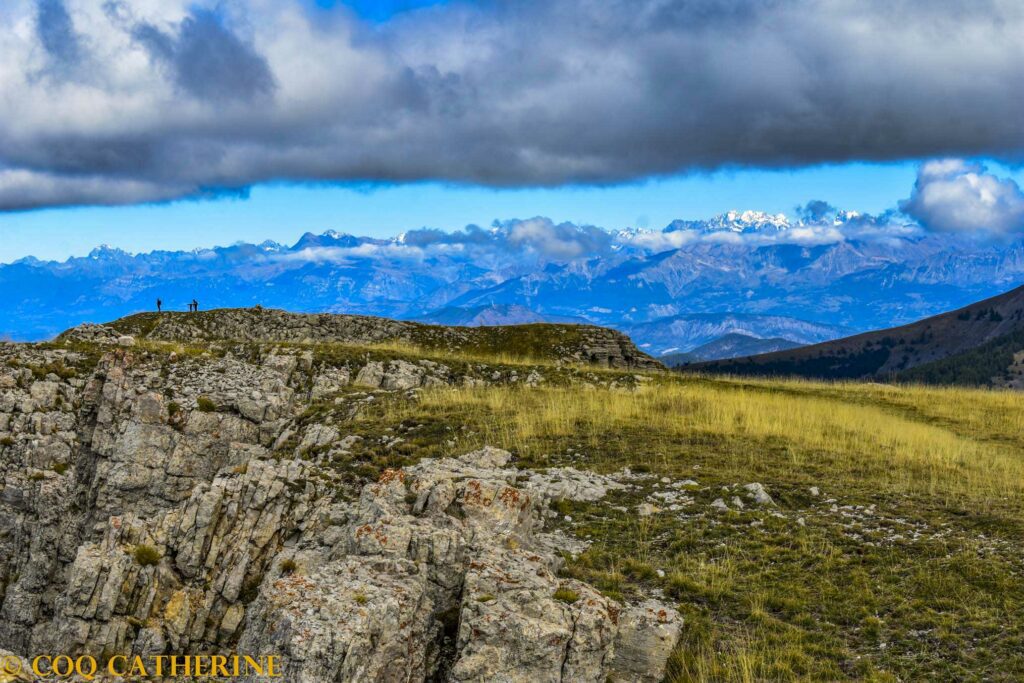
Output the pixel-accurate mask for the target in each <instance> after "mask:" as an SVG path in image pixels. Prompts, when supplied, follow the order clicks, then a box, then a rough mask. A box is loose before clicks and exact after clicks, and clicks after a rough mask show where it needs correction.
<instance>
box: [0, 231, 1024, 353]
mask: <svg viewBox="0 0 1024 683" xmlns="http://www.w3.org/2000/svg"><path fill="white" fill-rule="evenodd" d="M840 213H841V212H837V213H835V214H834V215H829V216H826V217H823V218H821V219H820V220H817V221H816V222H808V221H805V220H803V219H801V220H797V221H788V219H787V220H786V221H785V222H783V221H782V220H781V219H779V220H776V219H777V218H778V217H777V216H776V217H773V216H770V215H768V214H763V215H762V214H758V213H756V212H746V213H738V214H736V215H733V217H732V218H730V217H729V214H726V215H724V216H723V217H718V218H715V219H711V220H709V221H691V222H688V223H687V222H676V223H674V224H672V225H670V226H667V227H666V228H665V229H663V230H638V229H630V230H625V231H619V232H617V233H611V232H608V231H604V230H601V229H599V228H593V227H588V226H576V225H573V224H566V223H563V224H555V223H553V222H551V221H548V220H547V219H543V218H535V219H529V220H525V221H507V222H504V223H500V224H495V225H494V226H492V227H491V228H489V229H486V230H485V229H481V228H476V227H472V226H471V227H470V228H467V229H465V230H463V231H457V232H453V233H443V232H440V231H433V230H413V231H408V232H406V233H403V234H402V235H400V236H398V237H395V238H390V239H378V238H369V237H356V236H353V235H347V234H343V233H340V232H334V231H327V232H325V233H322V234H321V235H315V234H313V233H305V234H303V235H302V236H300V238H299V239H298V240H296V241H295V242H294V243H292V244H291V246H287V245H283V244H280V243H278V242H271V241H266V242H263V243H261V244H248V243H238V244H234V245H229V246H226V247H215V248H210V249H195V250H191V251H166V250H157V251H153V252H149V253H145V254H135V255H132V254H128V253H127V252H124V251H121V250H117V249H114V248H109V249H99V250H95V251H94V252H93V253H92V254H91V255H89V256H87V257H74V258H70V259H68V260H66V261H64V262H54V261H39V260H38V259H27V258H26V259H21V260H19V261H18V262H16V263H13V264H7V265H2V266H0V287H3V288H4V291H5V292H8V293H10V295H9V296H8V297H5V298H4V299H3V300H0V334H4V335H6V336H8V337H10V338H13V339H19V340H39V339H46V338H50V337H53V336H55V335H57V334H59V333H60V332H61V331H62V330H64V329H67V328H68V327H73V326H74V325H77V324H79V323H81V322H98V321H101V320H109V319H113V318H117V317H121V316H124V315H128V314H131V313H136V312H141V311H146V310H152V308H153V307H154V303H155V301H156V299H157V298H161V299H162V300H163V301H164V304H165V308H168V309H182V310H183V309H184V308H185V307H186V306H185V304H186V302H188V301H191V300H192V299H198V300H199V301H200V303H201V305H202V307H203V308H207V307H211V306H216V307H232V306H242V307H245V306H253V305H257V304H259V305H263V306H266V307H275V308H285V309H288V310H296V311H306V312H313V311H328V312H337V313H356V314H366V315H378V316H384V317H390V318H400V319H414V320H415V319H421V318H424V317H425V316H430V315H433V314H435V313H436V312H439V311H442V310H444V309H446V308H459V309H479V310H481V311H482V315H483V316H484V318H487V317H493V318H494V320H495V321H496V322H515V320H514V319H511V318H508V319H503V318H502V314H501V310H502V307H504V309H505V310H506V311H507V310H516V311H519V314H521V316H527V315H529V316H531V317H533V316H535V317H536V318H537V319H546V320H570V319H571V320H575V319H580V320H581V321H585V322H587V323H591V324H597V325H602V326H607V327H612V328H615V329H618V330H620V331H624V332H627V333H628V334H630V335H631V336H633V337H634V339H635V340H636V341H637V343H638V344H640V345H641V346H643V347H644V348H646V349H648V350H649V351H651V352H652V353H655V354H657V353H663V352H667V351H669V350H670V349H674V350H676V351H686V350H690V349H692V348H695V347H697V346H699V345H701V344H703V343H707V342H708V341H710V339H711V338H713V337H707V336H701V335H693V336H688V333H687V332H685V330H683V331H682V332H681V331H680V329H681V328H680V327H679V326H678V325H677V326H676V328H675V331H674V332H673V331H672V330H671V326H672V325H673V323H674V322H675V321H674V320H673V318H675V317H676V316H686V315H711V316H718V317H719V318H720V319H721V320H722V321H724V320H725V319H726V316H730V315H745V316H755V315H760V316H774V317H778V318H787V319H790V320H791V321H801V320H802V321H807V322H811V323H814V324H817V325H824V326H828V327H831V328H834V329H832V330H831V331H830V332H829V333H828V335H829V336H831V337H838V336H843V335H845V334H847V333H849V332H851V331H852V332H856V331H864V330H869V329H877V328H881V327H887V326H891V325H893V324H901V323H907V322H911V321H913V320H916V319H919V318H922V317H926V316H928V315H932V314H935V313H939V312H941V311H942V310H948V309H951V308H956V307H959V306H962V305H966V304H969V303H970V302H972V301H975V300H978V299H980V298H984V297H986V296H990V295H993V294H996V293H998V292H999V291H1003V290H1005V289H1007V288H1009V287H1012V286H1015V285H1018V284H1020V283H1022V282H1024V240H1013V241H1010V242H1006V243H982V242H979V241H971V240H967V239H963V238H959V237H956V236H949V235H938V234H930V233H924V232H922V231H921V230H920V229H911V228H909V227H907V226H899V225H893V224H890V223H883V222H882V219H880V218H877V217H869V216H861V215H855V214H842V215H840ZM744 216H746V218H747V219H749V220H747V221H744ZM682 223H687V225H682ZM487 307H491V308H492V309H493V310H492V311H491V312H486V311H485V309H486V308H487ZM513 307H516V308H513ZM526 311H529V314H527V313H526ZM659 321H660V322H659ZM789 324H790V326H795V325H798V324H799V323H796V322H791V323H789ZM645 326H649V327H645ZM729 331H736V332H740V333H745V334H750V335H752V336H758V337H768V338H771V337H774V336H780V337H784V338H790V339H794V340H795V341H801V342H808V343H810V342H816V341H820V340H821V339H820V338H804V337H799V338H798V337H796V336H794V335H793V334H792V333H791V332H787V331H786V330H782V331H773V330H772V329H771V327H770V326H767V327H763V326H762V327H754V328H749V329H735V330H724V331H721V332H719V333H718V334H717V335H715V336H721V335H722V334H725V333H728V332H729Z"/></svg>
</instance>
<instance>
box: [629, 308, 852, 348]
mask: <svg viewBox="0 0 1024 683" xmlns="http://www.w3.org/2000/svg"><path fill="white" fill-rule="evenodd" d="M625 331H626V334H628V335H629V336H630V338H631V339H633V340H634V341H635V342H636V343H637V344H638V345H639V346H640V347H641V348H642V349H644V350H645V351H648V352H649V353H652V354H654V355H658V356H661V355H666V354H669V353H675V352H676V351H688V350H693V349H696V348H698V347H700V346H703V345H705V344H710V343H712V342H714V341H716V340H718V339H721V338H722V337H725V336H728V335H732V334H738V335H742V336H745V337H748V338H755V339H768V338H776V337H781V338H783V339H788V340H791V341H792V342H794V343H796V344H814V343H817V342H822V341H826V340H829V339H836V338H837V337H842V336H844V335H847V334H849V333H850V332H851V330H850V329H849V328H846V327H843V326H841V325H828V324H823V323H815V322H809V321H806V320H798V319H796V318H789V317H786V316H778V315H754V314H749V313H691V314H686V315H676V316H669V317H666V318H660V319H658V320H654V321H651V322H648V323H641V324H638V325H629V326H627V327H625ZM741 355H745V354H741ZM718 357H719V358H722V357H723V356H718Z"/></svg>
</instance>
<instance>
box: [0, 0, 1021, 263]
mask: <svg viewBox="0 0 1024 683" xmlns="http://www.w3.org/2000/svg"><path fill="white" fill-rule="evenodd" d="M1022 32H1024V6H1022V5H1021V3H1019V2H1016V1H1015V0H980V1H979V0H938V1H936V0H927V1H926V0H864V1H863V2H858V3H847V2H840V1H838V0H793V1H792V2H787V3H775V2H764V1H763V0H687V1H685V2H684V1H683V0H601V1H598V0H515V1H512V0H486V1H484V0H480V1H468V0H466V1H458V0H448V1H445V0H395V1H393V2H371V1H370V0H354V1H349V2H342V1H338V0H160V1H158V0H107V1H106V2H103V3H97V2H95V1H93V0H10V1H9V2H5V3H3V5H2V6H0V55H3V56H2V57H0V92H3V93H4V94H5V97H4V98H0V121H2V122H3V123H2V124H0V262H9V261H11V260H14V259H17V258H20V257H22V256H26V255H34V256H37V257H40V258H47V259H63V258H66V257H68V256H70V255H82V254H85V253H88V251H89V250H90V249H92V248H93V247H94V246H96V245H99V244H109V245H111V246H115V247H120V248H123V249H126V250H129V251H136V252H137V251H148V250H152V249H190V248H194V247H204V246H213V245H215V244H229V243H233V242H236V241H241V240H244V241H250V242H259V241H262V240H264V239H273V240H276V241H280V242H284V243H288V242H292V241H294V240H295V239H297V238H298V236H299V235H301V234H302V233H303V232H305V231H313V232H323V231H325V230H328V229H333V230H338V231H341V232H350V233H354V234H360V235H372V236H380V237H384V236H391V235H394V234H397V233H399V232H403V231H406V230H411V229H415V228H419V227H431V228H439V229H443V230H456V229H460V228H462V227H464V226H465V225H467V224H477V225H484V226H486V225H489V224H490V223H491V222H492V221H494V220H508V219H513V218H528V217H533V216H546V217H549V218H551V219H553V220H555V221H572V222H574V223H577V224H591V225H597V226H601V227H605V228H608V229H613V230H614V229H620V228H626V227H649V228H660V227H663V226H664V225H666V224H667V223H669V222H670V221H672V220H674V219H677V218H682V219H699V218H708V217H711V216H713V215H716V214H719V213H723V212H725V211H728V210H731V209H739V210H745V209H754V210H761V211H768V212H772V213H777V212H785V213H788V214H790V215H793V213H794V211H795V208H796V207H797V206H799V205H803V204H805V203H806V202H808V201H810V200H824V201H827V202H829V203H830V204H832V205H834V206H837V207H839V208H843V209H852V210H857V211H861V212H867V213H873V214H876V213H881V212H884V211H887V210H898V211H900V212H901V213H902V215H903V216H905V217H906V219H907V220H909V221H912V222H917V223H920V224H921V225H922V226H923V227H925V228H927V229H932V230H939V231H946V232H979V233H985V234H991V235H1005V234H1016V233H1019V232H1022V231H1024V193H1022V191H1021V189H1020V185H1021V184H1022V180H1024V176H1022V174H1021V171H1020V168H1021V166H1020V164H1021V162H1022V160H1024V46H1022V45H1021V41H1020V40H1019V36H1020V35H1021V34H1022Z"/></svg>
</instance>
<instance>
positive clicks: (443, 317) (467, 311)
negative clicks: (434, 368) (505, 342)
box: [413, 305, 588, 327]
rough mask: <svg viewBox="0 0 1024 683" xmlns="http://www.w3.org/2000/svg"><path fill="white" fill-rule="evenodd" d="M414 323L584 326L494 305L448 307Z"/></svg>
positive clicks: (571, 320)
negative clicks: (558, 324) (557, 324)
mask: <svg viewBox="0 0 1024 683" xmlns="http://www.w3.org/2000/svg"><path fill="white" fill-rule="evenodd" d="M413 320H414V321H415V322H419V323H428V324H431V325H456V326H458V327H478V326H482V325H483V326H493V325H526V324H529V323H562V324H586V323H587V322H588V321H587V320H586V319H585V318H579V317H570V316H559V315H542V314H540V313H535V312H534V311H531V310H530V309H528V308H526V307H525V306H516V305H494V306H475V307H473V308H460V307H458V306H449V307H447V308H441V309H438V310H436V311H431V312H429V313H426V314H424V315H421V316H418V317H416V318H413Z"/></svg>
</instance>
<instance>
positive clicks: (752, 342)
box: [660, 333, 801, 368]
mask: <svg viewBox="0 0 1024 683" xmlns="http://www.w3.org/2000/svg"><path fill="white" fill-rule="evenodd" d="M799 346H801V344H798V343H796V342H794V341H790V340H789V339H782V338H781V337H773V338H771V339H758V338H757V337H750V336H748V335H745V334H737V333H731V334H727V335H724V336H721V337H719V338H718V339H715V340H714V341H710V342H708V343H707V344H701V345H700V346H698V347H697V348H695V349H693V350H692V351H684V352H683V353H668V354H665V355H663V356H661V358H660V360H661V362H662V363H664V364H665V365H667V366H669V367H670V368H673V367H678V366H680V365H688V364H690V363H699V362H701V361H706V360H718V359H723V358H739V357H742V356H756V355H759V354H762V353H772V352H774V351H784V350H788V349H795V348H797V347H799Z"/></svg>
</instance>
